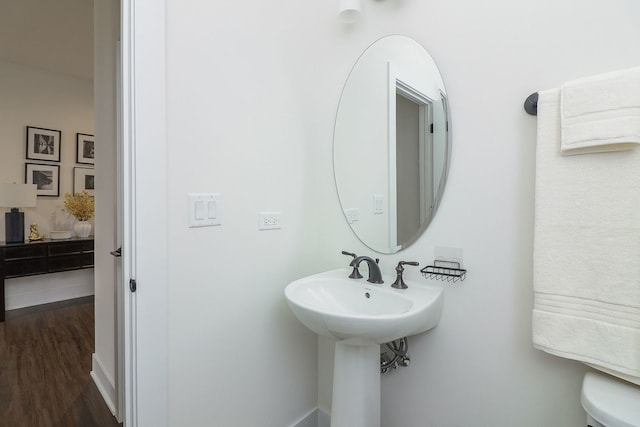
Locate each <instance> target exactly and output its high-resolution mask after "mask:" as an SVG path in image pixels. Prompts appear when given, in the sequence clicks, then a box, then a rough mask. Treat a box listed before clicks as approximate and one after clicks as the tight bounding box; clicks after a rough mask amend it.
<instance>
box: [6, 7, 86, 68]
mask: <svg viewBox="0 0 640 427" xmlns="http://www.w3.org/2000/svg"><path fill="white" fill-rule="evenodd" d="M0 59H2V60H5V61H9V62H14V63H19V64H26V65H31V66H34V67H38V68H44V69H46V70H49V71H54V72H58V73H63V74H69V75H72V76H75V77H80V78H83V79H88V80H93V1H92V0H0Z"/></svg>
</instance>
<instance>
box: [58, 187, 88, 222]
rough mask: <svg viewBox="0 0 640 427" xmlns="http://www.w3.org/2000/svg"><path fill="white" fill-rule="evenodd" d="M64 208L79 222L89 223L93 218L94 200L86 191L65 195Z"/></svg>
mask: <svg viewBox="0 0 640 427" xmlns="http://www.w3.org/2000/svg"><path fill="white" fill-rule="evenodd" d="M64 208H65V210H66V211H67V212H69V213H70V214H71V215H73V216H75V217H76V218H77V219H78V220H79V221H87V220H88V219H90V218H91V217H93V210H94V200H93V197H91V196H90V195H89V193H87V192H86V191H83V192H81V193H75V194H74V195H73V196H72V195H71V194H69V193H66V194H65V195H64Z"/></svg>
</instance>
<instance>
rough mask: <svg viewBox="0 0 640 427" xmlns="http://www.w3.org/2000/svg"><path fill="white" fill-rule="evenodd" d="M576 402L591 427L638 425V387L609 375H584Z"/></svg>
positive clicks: (639, 412) (639, 420)
mask: <svg viewBox="0 0 640 427" xmlns="http://www.w3.org/2000/svg"><path fill="white" fill-rule="evenodd" d="M580 402H581V403H582V407H583V408H584V410H585V411H586V412H587V415H588V417H587V420H588V422H591V423H592V424H590V425H591V426H593V427H601V426H604V427H639V426H640V386H636V385H633V384H631V383H628V382H625V381H622V380H619V379H617V378H614V377H611V376H609V375H604V374H598V373H595V372H587V374H586V375H585V376H584V380H583V382H582V396H581V398H580ZM594 421H595V422H597V424H594V423H593V422H594Z"/></svg>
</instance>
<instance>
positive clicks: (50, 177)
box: [24, 163, 60, 197]
mask: <svg viewBox="0 0 640 427" xmlns="http://www.w3.org/2000/svg"><path fill="white" fill-rule="evenodd" d="M24 182H25V183H26V184H36V186H37V191H36V194H37V195H38V196H53V197H58V196H59V195H60V166H58V165H39V164H36V163H25V173H24Z"/></svg>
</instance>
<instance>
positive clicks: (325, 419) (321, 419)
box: [318, 409, 331, 427]
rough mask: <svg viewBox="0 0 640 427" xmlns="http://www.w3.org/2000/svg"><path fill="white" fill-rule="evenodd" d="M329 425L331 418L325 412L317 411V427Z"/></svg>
mask: <svg viewBox="0 0 640 427" xmlns="http://www.w3.org/2000/svg"><path fill="white" fill-rule="evenodd" d="M330 425H331V417H330V416H329V414H327V413H326V412H323V411H322V410H321V409H318V427H329V426H330Z"/></svg>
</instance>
